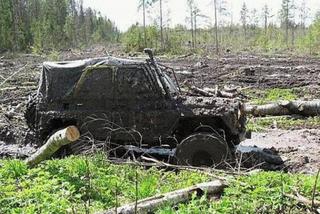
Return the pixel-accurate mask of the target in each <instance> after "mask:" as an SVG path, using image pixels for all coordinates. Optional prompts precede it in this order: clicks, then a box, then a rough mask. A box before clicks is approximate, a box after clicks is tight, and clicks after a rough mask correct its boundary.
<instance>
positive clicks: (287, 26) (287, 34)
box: [286, 2, 289, 47]
mask: <svg viewBox="0 0 320 214" xmlns="http://www.w3.org/2000/svg"><path fill="white" fill-rule="evenodd" d="M286 6H287V8H286V45H287V47H288V46H289V44H288V41H289V2H287V5H286Z"/></svg>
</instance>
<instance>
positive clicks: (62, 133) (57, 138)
mask: <svg viewBox="0 0 320 214" xmlns="http://www.w3.org/2000/svg"><path fill="white" fill-rule="evenodd" d="M79 138H80V132H79V130H78V128H77V127H75V126H68V127H67V128H64V129H62V130H59V131H57V132H55V133H54V134H53V135H51V137H50V138H49V139H48V140H47V142H46V143H45V144H44V145H43V146H42V147H41V148H40V149H39V150H38V151H37V152H36V153H34V154H33V155H31V156H30V157H29V158H27V159H26V160H25V162H26V163H27V165H29V166H35V165H37V164H38V163H40V162H41V161H43V160H45V159H48V158H49V157H51V156H52V155H53V154H54V153H55V152H56V151H58V149H60V148H61V147H62V146H64V145H67V144H70V143H72V142H75V141H76V140H78V139H79Z"/></svg>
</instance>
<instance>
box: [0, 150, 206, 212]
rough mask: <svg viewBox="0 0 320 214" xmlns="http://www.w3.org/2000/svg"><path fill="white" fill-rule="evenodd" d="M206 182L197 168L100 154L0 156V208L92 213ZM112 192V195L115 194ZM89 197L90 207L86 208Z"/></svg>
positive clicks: (14, 210) (24, 210) (13, 210)
mask: <svg viewBox="0 0 320 214" xmlns="http://www.w3.org/2000/svg"><path fill="white" fill-rule="evenodd" d="M136 172H137V175H138V177H137V178H138V186H139V190H138V199H142V198H146V197H149V196H153V195H156V194H158V193H163V192H169V191H173V190H176V189H179V188H183V187H188V186H191V185H193V184H196V183H199V182H205V181H208V177H207V176H205V175H203V174H201V173H192V172H186V171H183V172H180V173H174V172H165V171H162V170H158V169H155V168H151V169H149V170H144V169H142V168H139V167H134V166H127V165H121V166H120V165H112V164H110V163H109V162H107V161H106V160H105V158H104V157H103V156H102V155H101V156H99V155H98V156H95V157H92V158H86V157H69V158H66V159H63V160H50V161H46V162H44V163H43V164H40V165H39V166H38V167H36V168H33V169H28V168H27V166H26V165H25V164H24V163H23V162H22V161H18V160H0V184H1V185H0V213H68V212H69V213H86V211H88V210H89V211H90V213H93V212H95V211H98V210H106V209H109V208H111V207H114V206H115V205H116V200H117V201H118V203H119V204H124V203H128V202H132V201H135V198H136V194H135V193H136V189H135V185H136ZM116 192H117V196H116ZM89 201H90V207H89Z"/></svg>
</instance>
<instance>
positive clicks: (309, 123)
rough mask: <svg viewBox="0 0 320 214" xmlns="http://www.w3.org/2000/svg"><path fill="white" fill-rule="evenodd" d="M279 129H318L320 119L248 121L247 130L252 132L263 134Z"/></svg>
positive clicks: (276, 118) (270, 118)
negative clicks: (269, 130) (272, 129)
mask: <svg viewBox="0 0 320 214" xmlns="http://www.w3.org/2000/svg"><path fill="white" fill-rule="evenodd" d="M274 126H276V128H279V129H300V128H309V129H317V128H319V127H320V117H307V118H301V119H295V118H290V117H286V116H279V117H269V118H268V117H262V118H249V119H248V121H247V130H248V131H252V132H261V131H264V130H265V129H270V128H275V127H274Z"/></svg>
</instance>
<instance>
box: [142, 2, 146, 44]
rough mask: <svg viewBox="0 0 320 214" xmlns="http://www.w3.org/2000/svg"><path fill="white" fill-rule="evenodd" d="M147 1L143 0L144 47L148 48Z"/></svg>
mask: <svg viewBox="0 0 320 214" xmlns="http://www.w3.org/2000/svg"><path fill="white" fill-rule="evenodd" d="M145 3H146V0H143V2H142V4H143V5H142V7H143V34H144V47H145V48H146V47H147V31H146V5H145Z"/></svg>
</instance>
